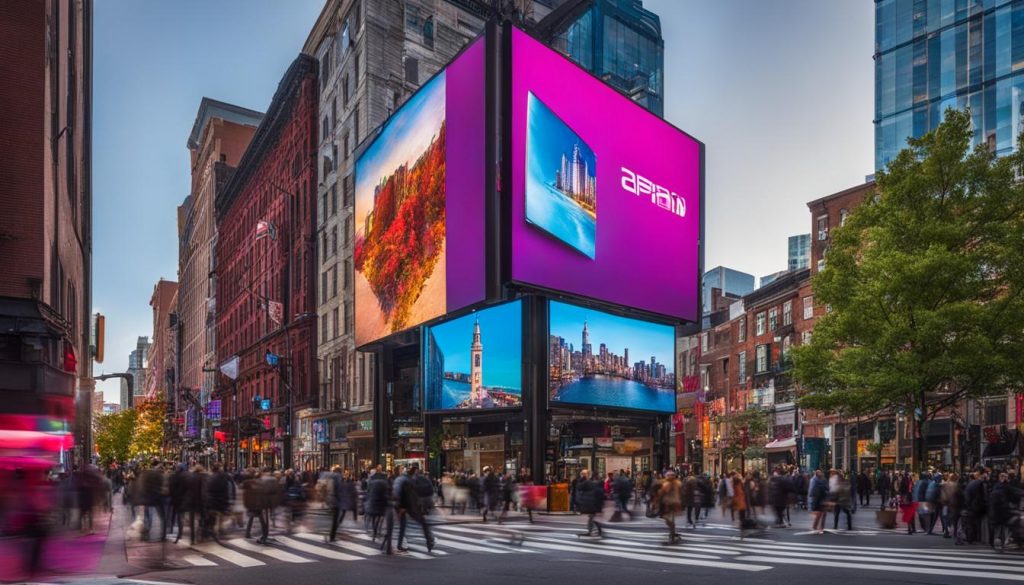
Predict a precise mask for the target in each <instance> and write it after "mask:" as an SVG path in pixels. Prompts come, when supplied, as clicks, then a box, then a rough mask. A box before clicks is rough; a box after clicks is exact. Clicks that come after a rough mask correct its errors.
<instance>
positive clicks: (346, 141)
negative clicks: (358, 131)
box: [341, 134, 352, 160]
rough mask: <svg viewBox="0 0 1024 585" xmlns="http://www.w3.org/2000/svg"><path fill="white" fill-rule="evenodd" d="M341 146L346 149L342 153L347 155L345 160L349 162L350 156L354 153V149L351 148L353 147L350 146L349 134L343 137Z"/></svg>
mask: <svg viewBox="0 0 1024 585" xmlns="http://www.w3.org/2000/svg"><path fill="white" fill-rule="evenodd" d="M341 144H342V146H343V147H344V148H342V149H341V151H342V153H344V155H345V160H348V155H349V154H351V153H352V149H351V148H349V147H350V146H351V145H350V144H349V139H348V134H345V135H344V136H342V138H341Z"/></svg>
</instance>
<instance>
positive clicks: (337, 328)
mask: <svg viewBox="0 0 1024 585" xmlns="http://www.w3.org/2000/svg"><path fill="white" fill-rule="evenodd" d="M331 320H332V321H334V336H335V337H338V336H340V335H341V316H340V313H339V312H338V308H337V307H335V308H334V313H333V314H332V315H331Z"/></svg>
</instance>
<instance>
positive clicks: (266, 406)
mask: <svg viewBox="0 0 1024 585" xmlns="http://www.w3.org/2000/svg"><path fill="white" fill-rule="evenodd" d="M260 410H270V399H269V398H264V399H263V400H260Z"/></svg>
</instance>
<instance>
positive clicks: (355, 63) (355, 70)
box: [352, 53, 359, 88]
mask: <svg viewBox="0 0 1024 585" xmlns="http://www.w3.org/2000/svg"><path fill="white" fill-rule="evenodd" d="M352 85H354V86H355V87H356V88H358V87H359V53H356V54H355V56H354V57H352Z"/></svg>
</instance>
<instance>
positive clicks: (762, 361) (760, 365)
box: [754, 344, 771, 374]
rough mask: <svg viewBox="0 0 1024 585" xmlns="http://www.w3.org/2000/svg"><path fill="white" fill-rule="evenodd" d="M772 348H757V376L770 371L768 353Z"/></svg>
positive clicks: (764, 346) (767, 346) (760, 346)
mask: <svg viewBox="0 0 1024 585" xmlns="http://www.w3.org/2000/svg"><path fill="white" fill-rule="evenodd" d="M770 348H771V346H770V345H768V344H764V345H759V346H757V356H756V357H757V364H756V365H755V367H754V373H755V374H763V373H765V372H767V371H768V366H769V354H768V351H769V349H770Z"/></svg>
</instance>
